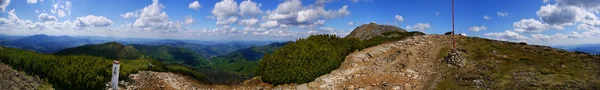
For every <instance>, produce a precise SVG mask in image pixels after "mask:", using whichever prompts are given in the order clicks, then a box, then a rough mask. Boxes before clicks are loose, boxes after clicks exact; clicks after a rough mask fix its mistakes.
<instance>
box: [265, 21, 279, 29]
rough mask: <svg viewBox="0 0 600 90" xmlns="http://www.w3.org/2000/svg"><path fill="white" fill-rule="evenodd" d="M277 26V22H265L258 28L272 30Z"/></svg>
mask: <svg viewBox="0 0 600 90" xmlns="http://www.w3.org/2000/svg"><path fill="white" fill-rule="evenodd" d="M277 26H279V23H278V22H277V21H267V22H265V23H262V24H260V27H262V28H273V27H277Z"/></svg>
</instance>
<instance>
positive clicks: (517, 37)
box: [484, 30, 529, 41]
mask: <svg viewBox="0 0 600 90" xmlns="http://www.w3.org/2000/svg"><path fill="white" fill-rule="evenodd" d="M484 35H485V36H492V37H495V38H497V39H500V40H514V41H526V40H527V39H529V38H527V37H525V36H523V35H521V34H519V33H516V32H513V31H510V30H506V31H504V32H497V33H486V34H484Z"/></svg>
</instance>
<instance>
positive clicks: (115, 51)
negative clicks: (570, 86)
mask: <svg viewBox="0 0 600 90" xmlns="http://www.w3.org/2000/svg"><path fill="white" fill-rule="evenodd" d="M54 54H55V55H91V56H98V57H104V58H107V59H113V60H117V59H138V58H140V57H142V54H141V53H140V52H138V51H137V50H136V49H135V48H133V47H132V46H125V45H123V44H120V43H117V42H108V43H103V44H91V45H84V46H79V47H73V48H67V49H64V50H61V51H58V52H56V53H54Z"/></svg>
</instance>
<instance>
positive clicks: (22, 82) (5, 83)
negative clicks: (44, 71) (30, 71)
mask: <svg viewBox="0 0 600 90" xmlns="http://www.w3.org/2000/svg"><path fill="white" fill-rule="evenodd" d="M43 83H44V81H42V80H41V79H40V78H39V77H34V76H29V75H27V74H25V73H24V72H19V71H17V70H15V69H13V68H12V67H11V66H9V65H6V64H4V63H0V89H2V90H33V89H36V88H38V87H39V86H40V85H41V84H43Z"/></svg>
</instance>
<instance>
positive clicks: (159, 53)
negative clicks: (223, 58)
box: [131, 44, 210, 68]
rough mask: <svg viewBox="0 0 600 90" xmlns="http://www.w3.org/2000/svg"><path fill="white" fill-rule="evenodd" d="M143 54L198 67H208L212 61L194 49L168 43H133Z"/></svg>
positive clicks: (173, 62) (156, 58) (162, 60)
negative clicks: (152, 44) (167, 44)
mask: <svg viewBox="0 0 600 90" xmlns="http://www.w3.org/2000/svg"><path fill="white" fill-rule="evenodd" d="M131 46H133V47H134V48H135V49H137V50H138V51H139V52H141V53H142V54H144V55H146V56H149V57H151V58H152V59H155V60H159V61H161V62H163V63H166V64H181V65H188V66H191V67H197V68H206V67H209V66H210V62H209V61H207V60H206V59H204V57H202V56H201V55H199V54H197V53H195V52H194V51H191V50H188V49H185V48H175V47H169V46H166V45H158V46H149V45H141V44H132V45H131Z"/></svg>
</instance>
